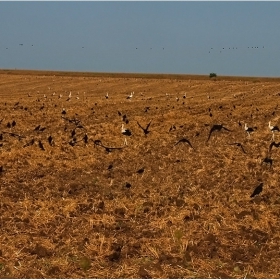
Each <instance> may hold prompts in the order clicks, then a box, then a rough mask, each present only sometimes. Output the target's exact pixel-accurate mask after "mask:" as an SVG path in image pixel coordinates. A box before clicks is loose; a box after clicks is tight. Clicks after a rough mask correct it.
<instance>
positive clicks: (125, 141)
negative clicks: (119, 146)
mask: <svg viewBox="0 0 280 280" xmlns="http://www.w3.org/2000/svg"><path fill="white" fill-rule="evenodd" d="M124 145H126V146H127V140H126V137H125V138H124Z"/></svg>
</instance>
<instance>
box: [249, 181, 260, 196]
mask: <svg viewBox="0 0 280 280" xmlns="http://www.w3.org/2000/svg"><path fill="white" fill-rule="evenodd" d="M262 190H263V183H260V184H259V185H258V186H257V187H256V188H255V190H254V191H253V193H252V194H251V195H250V197H251V198H252V197H254V196H256V195H258V194H260V193H261V192H262Z"/></svg>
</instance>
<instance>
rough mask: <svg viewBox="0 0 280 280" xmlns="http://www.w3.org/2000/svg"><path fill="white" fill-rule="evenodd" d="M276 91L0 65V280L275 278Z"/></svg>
mask: <svg viewBox="0 0 280 280" xmlns="http://www.w3.org/2000/svg"><path fill="white" fill-rule="evenodd" d="M279 89H280V79H272V78H241V77H218V78H216V79H210V78H209V77H207V76H195V75H192V76H187V75H148V74H145V75H144V74H143V75H141V74H108V73H107V74H106V73H99V74H94V73H70V72H64V73H63V72H39V71H10V70H6V71H4V70H2V71H0V97H1V100H0V112H1V115H0V167H1V169H0V198H1V200H0V203H1V204H0V211H1V215H0V217H1V218H0V226H1V227H0V233H1V234H0V242H1V248H0V277H1V278H244V277H246V278H279V277H280V268H279V260H280V250H279V249H280V248H279V246H280V223H279V215H280V196H279V194H280V189H279V176H280V175H279V169H280V160H279V159H280V149H278V148H277V147H276V146H273V147H272V148H271V150H270V151H269V147H270V144H271V143H272V133H271V131H270V129H269V127H268V122H269V121H271V122H272V125H280V122H279V118H280V108H279V106H278V104H279V102H280V91H279ZM70 92H71V97H69V95H70ZM131 92H134V95H133V96H132V98H130V99H127V96H129V95H130V94H131ZM107 93H108V98H105V96H106V94H107ZM63 108H64V109H65V114H62V110H63ZM150 121H151V123H150V126H149V128H148V131H149V132H147V131H146V133H144V131H143V130H142V128H141V127H140V126H139V124H140V125H141V126H142V127H143V128H146V125H147V124H148V123H149V122H150ZM138 123H139V124H138ZM245 123H247V124H248V126H249V127H252V128H254V132H253V133H252V134H251V135H250V136H249V135H248V134H247V133H246V132H245V130H244V125H245ZM122 124H124V127H125V128H127V129H129V130H130V131H131V133H132V135H131V136H125V135H123V134H122V133H121V126H122ZM217 124H223V126H224V127H225V128H226V129H228V130H225V129H223V128H221V127H220V128H221V129H220V128H217V129H216V130H213V132H212V133H211V134H210V130H211V128H212V127H213V125H217ZM85 135H87V137H88V139H87V137H85ZM50 136H51V137H50ZM181 139H186V140H185V141H184V140H183V141H181V142H179V140H181ZM125 140H126V141H127V145H125ZM187 140H188V141H189V143H188V142H187ZM275 142H276V143H278V142H280V134H279V136H278V134H277V132H275ZM236 143H240V144H241V145H239V144H236ZM175 144H176V145H175ZM114 148H118V149H114ZM242 148H243V149H244V150H242ZM265 158H269V159H271V160H270V161H267V160H266V161H265V162H264V159H265ZM271 163H272V164H271ZM261 183H263V189H262V192H260V193H259V194H257V195H255V196H253V197H250V196H251V195H252V194H253V191H254V189H255V188H256V187H257V186H259V185H260V184H261Z"/></svg>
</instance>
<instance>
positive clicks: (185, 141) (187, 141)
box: [174, 138, 193, 149]
mask: <svg viewBox="0 0 280 280" xmlns="http://www.w3.org/2000/svg"><path fill="white" fill-rule="evenodd" d="M180 142H184V143H188V144H189V145H190V146H191V148H192V149H193V146H192V144H191V142H190V141H189V140H188V139H186V138H182V139H180V140H179V141H178V142H177V143H176V144H175V145H174V146H176V145H178V144H179V143H180Z"/></svg>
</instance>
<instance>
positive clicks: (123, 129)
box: [121, 124, 132, 145]
mask: <svg viewBox="0 0 280 280" xmlns="http://www.w3.org/2000/svg"><path fill="white" fill-rule="evenodd" d="M121 132H122V134H123V135H125V136H131V135H132V133H131V131H130V130H129V129H127V128H124V124H122V129H121ZM124 144H125V145H127V141H126V138H124Z"/></svg>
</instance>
